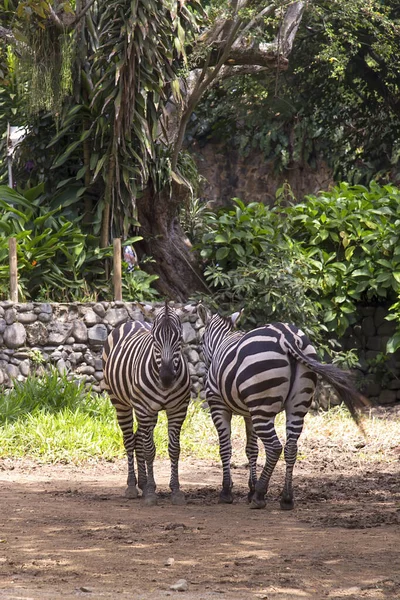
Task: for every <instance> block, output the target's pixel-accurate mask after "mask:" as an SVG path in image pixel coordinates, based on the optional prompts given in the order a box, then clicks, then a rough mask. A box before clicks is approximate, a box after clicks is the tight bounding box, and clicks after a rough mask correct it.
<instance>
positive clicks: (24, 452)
mask: <svg viewBox="0 0 400 600" xmlns="http://www.w3.org/2000/svg"><path fill="white" fill-rule="evenodd" d="M276 425H277V431H278V434H279V436H280V437H281V439H282V438H284V431H285V425H284V415H283V414H280V415H278V418H277V420H276ZM365 429H366V432H367V440H366V445H365V447H364V448H362V449H361V450H359V451H358V453H357V456H358V459H359V460H363V461H369V462H370V461H378V460H392V459H393V460H395V452H394V449H395V448H396V447H399V446H400V414H398V415H397V416H394V417H392V418H388V417H385V416H383V417H382V416H375V415H374V414H371V415H370V416H367V417H366V419H365ZM244 436H245V433H244V425H243V420H242V419H241V418H239V417H234V418H233V420H232V442H233V461H236V462H241V463H243V462H245V460H246V458H245V454H244ZM154 437H155V442H156V446H157V455H158V456H159V457H164V458H165V457H167V456H168V448H167V442H168V430H167V419H166V415H165V413H164V412H162V413H160V415H159V420H158V425H157V427H156V430H155V436H154ZM362 441H363V438H362V435H361V434H360V432H359V430H358V429H357V427H356V425H355V424H354V422H353V421H352V420H351V418H350V417H349V414H348V412H347V411H346V410H345V409H344V408H342V407H337V408H335V409H332V410H330V411H329V412H325V413H319V414H317V415H312V414H309V415H307V417H306V422H305V427H304V432H303V435H302V437H301V440H300V456H299V459H300V460H301V458H302V457H307V456H308V455H309V454H310V453H311V452H314V451H315V450H313V449H315V448H322V447H324V446H325V447H326V446H327V447H329V446H331V447H339V448H342V449H344V450H350V451H351V450H353V449H354V448H355V444H357V443H359V442H362ZM181 448H182V456H183V457H185V456H186V457H187V456H190V457H194V458H199V459H209V460H210V459H211V460H217V461H219V453H218V439H217V434H216V431H215V428H214V426H213V424H212V421H211V418H210V415H209V413H208V412H207V411H205V410H204V409H203V408H202V406H201V403H200V402H192V403H191V404H190V406H189V410H188V416H187V418H186V421H185V423H184V426H183V429H182V435H181ZM124 455H125V452H124V448H123V443H122V436H121V432H120V429H119V427H118V424H117V420H116V416H115V411H114V408H113V407H112V405H111V403H110V401H109V399H108V397H107V396H106V395H101V396H100V395H97V394H90V393H88V392H85V390H84V388H83V386H82V385H78V384H77V383H75V382H72V381H69V380H68V379H67V377H66V376H63V377H60V376H59V375H58V374H57V373H56V372H52V373H50V374H46V375H44V376H42V377H30V378H29V379H28V380H27V381H26V382H21V383H17V384H16V387H15V388H14V389H13V390H11V391H9V392H7V393H3V394H1V395H0V458H6V457H8V458H10V457H18V458H21V457H29V458H33V459H37V460H40V461H43V462H60V461H61V462H73V463H81V462H84V461H87V460H101V459H102V460H114V459H116V458H121V457H123V456H124ZM397 460H398V458H397Z"/></svg>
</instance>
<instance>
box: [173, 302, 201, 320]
mask: <svg viewBox="0 0 400 600" xmlns="http://www.w3.org/2000/svg"><path fill="white" fill-rule="evenodd" d="M196 311H197V306H196V305H195V304H186V306H181V307H180V308H176V309H175V312H176V314H177V315H178V317H183V316H184V315H193V313H195V312H196Z"/></svg>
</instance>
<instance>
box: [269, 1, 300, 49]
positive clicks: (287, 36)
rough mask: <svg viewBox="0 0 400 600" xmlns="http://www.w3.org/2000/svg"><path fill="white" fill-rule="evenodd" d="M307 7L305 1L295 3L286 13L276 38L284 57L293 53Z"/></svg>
mask: <svg viewBox="0 0 400 600" xmlns="http://www.w3.org/2000/svg"><path fill="white" fill-rule="evenodd" d="M305 7H306V2H304V1H303V0H301V1H300V2H293V4H291V5H290V6H289V7H288V9H287V11H286V13H285V16H284V19H283V23H282V25H281V27H280V29H279V32H278V35H277V36H276V38H275V44H276V45H278V44H279V48H280V50H281V52H282V54H283V55H284V56H288V55H289V54H290V52H291V51H292V48H293V43H294V39H295V37H296V33H297V30H298V28H299V26H300V23H301V19H302V18H303V13H304V10H305Z"/></svg>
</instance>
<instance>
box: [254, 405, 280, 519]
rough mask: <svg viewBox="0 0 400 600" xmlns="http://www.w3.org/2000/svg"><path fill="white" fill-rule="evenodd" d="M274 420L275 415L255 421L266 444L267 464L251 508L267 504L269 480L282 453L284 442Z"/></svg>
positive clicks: (258, 433)
mask: <svg viewBox="0 0 400 600" xmlns="http://www.w3.org/2000/svg"><path fill="white" fill-rule="evenodd" d="M274 420H275V416H273V417H272V418H271V417H270V418H268V419H266V420H262V421H259V420H257V421H255V420H254V421H253V424H254V428H255V431H256V433H257V435H258V437H259V438H260V439H261V441H262V442H263V444H264V448H265V455H266V456H265V465H264V468H263V470H262V473H261V475H260V478H259V480H258V481H257V483H256V486H255V492H254V495H253V498H252V500H251V503H250V508H264V507H265V506H266V501H265V496H266V494H267V491H268V486H269V481H270V479H271V475H272V473H273V472H274V469H275V466H276V463H277V462H278V460H279V457H280V455H281V453H282V444H281V443H280V441H279V438H278V436H277V435H276V431H275V426H274Z"/></svg>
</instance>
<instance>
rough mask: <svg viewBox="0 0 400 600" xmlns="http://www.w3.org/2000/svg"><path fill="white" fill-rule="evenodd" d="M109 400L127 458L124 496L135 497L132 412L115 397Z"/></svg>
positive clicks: (134, 437) (134, 439) (134, 440)
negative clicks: (113, 409) (115, 415)
mask: <svg viewBox="0 0 400 600" xmlns="http://www.w3.org/2000/svg"><path fill="white" fill-rule="evenodd" d="M111 402H112V403H113V404H114V407H115V410H116V412H117V419H118V424H119V426H120V428H121V431H122V436H123V439H124V447H125V451H126V455H127V458H128V481H127V485H128V487H127V488H126V490H125V496H126V497H127V498H137V497H138V495H139V492H138V489H137V487H136V483H137V482H136V475H135V462H134V454H135V442H136V436H135V434H134V432H133V413H132V409H131V408H126V407H121V406H120V405H119V403H118V400H117V399H116V398H112V397H111Z"/></svg>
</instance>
